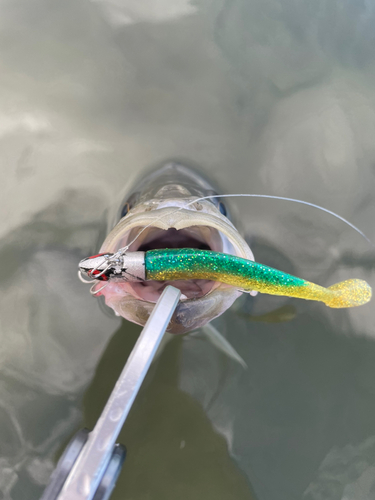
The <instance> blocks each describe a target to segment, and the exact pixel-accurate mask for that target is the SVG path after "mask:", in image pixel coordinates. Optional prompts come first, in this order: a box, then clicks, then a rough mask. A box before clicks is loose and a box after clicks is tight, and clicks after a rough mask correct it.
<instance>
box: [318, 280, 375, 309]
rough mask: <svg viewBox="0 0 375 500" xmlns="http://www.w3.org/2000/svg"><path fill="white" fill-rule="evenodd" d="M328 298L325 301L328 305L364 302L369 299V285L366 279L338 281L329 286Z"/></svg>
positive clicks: (352, 304) (346, 305)
mask: <svg viewBox="0 0 375 500" xmlns="http://www.w3.org/2000/svg"><path fill="white" fill-rule="evenodd" d="M327 290H328V291H329V292H330V298H329V300H328V301H327V302H325V303H326V305H327V306H329V307H336V308H340V307H355V306H361V305H363V304H366V303H367V302H369V300H370V299H371V295H372V291H371V287H370V285H369V284H368V283H366V281H363V280H358V279H352V280H346V281H340V283H336V284H335V285H332V286H329V287H328V288H327Z"/></svg>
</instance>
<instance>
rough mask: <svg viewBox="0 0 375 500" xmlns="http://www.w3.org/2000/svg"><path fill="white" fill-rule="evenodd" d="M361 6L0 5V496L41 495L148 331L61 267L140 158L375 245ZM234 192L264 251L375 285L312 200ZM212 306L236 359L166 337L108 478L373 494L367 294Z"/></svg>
mask: <svg viewBox="0 0 375 500" xmlns="http://www.w3.org/2000/svg"><path fill="white" fill-rule="evenodd" d="M374 16H375V3H374V2H372V1H369V2H358V1H357V0H349V1H343V0H335V1H329V2H327V1H325V0H316V1H313V2H312V1H310V0H309V1H301V2H294V1H292V0H279V1H274V2H271V1H266V2H264V1H259V0H234V1H233V0H231V1H226V0H222V1H220V2H211V1H210V0H199V1H197V2H194V3H190V2H189V1H188V0H178V1H175V2H172V1H170V0H157V1H155V2H151V1H147V2H146V1H145V2H141V3H140V2H135V1H132V0H127V1H125V2H120V1H116V0H97V1H92V2H83V1H70V0H68V1H66V2H63V3H56V2H52V1H51V0H34V1H33V2H27V1H26V0H23V1H20V2H17V3H14V2H11V1H9V0H3V1H1V2H0V39H1V44H0V51H1V57H0V70H1V80H0V143H1V156H0V158H1V166H2V196H1V197H0V208H1V211H2V214H3V217H2V221H1V226H0V237H1V241H0V260H1V262H2V266H1V268H2V275H1V283H0V286H1V288H0V294H1V301H0V336H1V350H0V362H1V364H0V492H1V495H2V496H1V497H2V498H4V499H14V500H23V499H31V498H33V499H37V498H38V497H39V495H40V493H41V491H42V489H43V485H44V484H45V483H46V481H47V478H48V475H49V473H50V471H51V470H52V468H53V465H54V461H55V459H56V457H57V455H58V453H59V451H61V449H62V447H63V446H64V444H65V443H66V440H67V439H68V437H69V436H70V435H71V434H72V433H73V432H74V431H75V430H76V429H77V428H79V427H81V426H83V425H84V424H86V425H88V426H90V427H92V426H93V425H94V423H95V420H96V418H97V416H98V414H99V412H100V410H101V408H102V406H103V404H104V401H105V398H106V396H107V395H108V393H109V391H110V389H111V387H112V385H113V383H114V380H115V378H116V376H117V374H118V373H119V371H120V369H121V366H122V365H123V363H124V362H125V359H126V356H127V355H128V353H129V352H130V349H131V347H132V345H133V343H134V341H135V338H136V336H137V334H138V332H139V328H138V327H136V326H134V325H129V324H127V323H125V322H123V323H120V321H119V320H118V319H116V318H114V317H113V316H111V314H108V311H106V312H105V311H104V310H103V309H102V308H101V307H100V305H99V303H98V301H96V300H94V299H92V298H91V297H90V296H89V294H88V291H87V288H86V287H85V286H84V285H82V284H81V283H80V282H78V280H77V279H76V265H77V262H78V261H79V259H80V258H81V257H83V256H85V255H87V254H92V253H93V252H94V251H95V250H96V249H97V248H98V245H99V243H100V240H101V239H102V238H103V236H104V234H105V231H106V230H107V228H106V224H105V218H106V211H107V210H108V209H109V208H110V206H111V205H112V206H114V205H115V204H116V200H120V199H121V193H122V191H123V189H124V187H125V186H126V184H127V182H128V181H129V180H131V179H132V178H133V177H134V176H135V175H136V174H138V173H139V171H140V169H142V168H145V167H149V166H150V165H152V164H157V163H158V162H160V161H164V160H165V159H169V158H173V157H174V158H187V159H189V160H191V161H193V162H196V163H197V164H198V165H202V166H203V167H204V168H205V169H206V173H207V174H208V175H209V176H210V175H211V176H213V177H214V178H215V179H217V181H218V182H219V183H220V184H221V185H222V186H224V188H225V189H226V190H227V192H249V193H250V192H253V193H254V192H261V193H268V194H277V195H284V196H290V197H295V198H296V197H300V198H304V199H306V200H308V201H310V202H313V203H319V204H323V205H324V206H326V207H327V208H329V209H331V210H334V211H336V212H339V213H340V214H341V215H342V216H344V217H346V218H347V219H349V220H351V221H352V222H353V223H354V224H356V225H358V226H359V227H360V228H361V229H362V230H364V231H365V233H366V234H367V235H368V236H369V237H370V238H371V239H372V241H375V228H374V224H373V220H374V198H373V193H374V188H375V185H374V184H375V182H374V181H375V179H374V164H375V145H374V144H375V143H374V140H373V137H374V135H375V85H374V83H373V82H374V80H373V74H374V69H375V67H374V62H375V60H374V53H375V51H374V48H375V47H374V45H375V39H374V34H373V25H374ZM234 174H235V175H234ZM232 208H233V210H232V211H234V212H236V211H237V216H238V220H239V221H240V222H241V224H242V226H243V227H244V228H245V231H246V234H247V236H248V238H249V241H250V243H251V244H252V247H253V250H254V253H255V256H256V258H257V259H258V260H259V261H262V262H264V263H265V264H268V265H271V266H274V267H279V268H281V269H284V270H285V271H287V272H290V273H292V274H296V275H299V276H302V277H304V278H306V279H309V280H310V281H314V282H317V283H321V284H322V285H328V284H331V283H334V282H337V281H340V280H343V279H345V278H347V277H358V278H364V279H366V280H367V281H369V282H370V284H372V285H374V284H375V281H374V279H373V273H374V255H373V250H372V249H371V248H369V246H368V245H367V244H366V243H365V242H364V241H362V240H361V239H360V238H359V236H358V235H356V234H355V233H354V232H353V231H352V230H351V229H350V228H348V227H346V226H344V225H343V224H342V223H341V222H339V221H336V220H335V219H333V218H331V217H330V216H328V215H327V214H323V213H320V212H318V211H316V210H313V209H309V208H307V207H302V206H293V205H290V204H287V203H284V202H276V201H266V200H241V201H235V202H233V203H232ZM291 306H293V307H294V308H295V310H294V311H293V314H290V315H289V317H288V318H287V319H288V321H285V320H283V321H281V322H279V323H278V322H277V313H274V311H275V310H276V311H278V310H280V308H281V311H285V310H286V311H288V310H289V309H288V308H290V307H291ZM285 308H287V309H285ZM254 317H255V318H259V317H263V318H265V319H266V320H267V318H273V319H272V320H271V321H268V320H267V322H260V321H253V319H254ZM275 317H276V321H275ZM214 325H215V327H216V328H217V329H218V330H219V331H220V332H222V333H223V335H225V336H226V338H227V339H228V340H229V341H230V343H231V344H232V345H233V347H234V348H235V349H236V351H237V352H238V353H239V354H240V356H241V357H242V358H243V360H244V361H245V362H246V364H247V366H248V369H247V370H245V369H243V367H241V365H239V364H238V363H236V362H235V361H234V360H232V359H230V358H228V357H226V356H225V355H224V354H223V353H222V352H221V351H219V350H217V349H216V348H215V347H214V346H213V345H212V344H211V343H210V342H208V341H207V338H206V337H205V336H204V335H200V336H195V337H191V336H190V337H189V336H187V337H184V338H173V339H171V340H170V341H169V343H168V344H167V346H166V347H165V350H164V351H163V352H162V353H161V354H160V356H159V358H158V360H157V361H156V362H155V364H154V365H153V367H152V369H151V372H150V374H149V375H148V378H147V381H146V384H145V386H144V387H143V388H142V392H141V394H140V397H139V398H138V399H137V401H136V404H135V407H134V409H133V410H132V413H131V415H130V417H129V421H128V422H127V423H126V426H125V427H124V430H123V432H122V435H121V440H122V441H123V442H124V443H125V444H126V445H127V447H128V452H129V453H128V458H127V461H126V462H125V466H124V471H123V474H122V476H121V477H120V480H119V485H118V487H117V490H116V492H115V495H114V497H115V498H116V497H118V498H129V499H130V498H140V499H146V498H159V497H160V498H176V497H177V496H179V497H180V498H190V497H193V496H194V497H196V498H211V497H212V498H213V497H215V498H223V499H224V498H232V497H233V498H246V499H252V498H254V499H257V500H284V499H285V500H299V499H302V498H303V499H304V500H323V499H324V500H371V499H373V498H374V496H375V491H374V488H375V472H374V468H375V447H374V436H375V418H374V416H375V386H374V380H375V368H374V367H375V363H374V356H375V348H374V346H375V344H374V338H375V336H374V326H373V325H374V314H373V307H372V306H371V304H370V305H368V306H364V307H362V308H358V309H357V310H355V309H353V310H350V311H334V310H328V309H327V308H325V307H324V306H322V305H321V304H312V303H308V302H304V301H297V300H294V301H293V300H287V299H281V298H275V297H263V296H260V295H258V296H257V297H256V298H255V299H254V298H250V297H245V298H243V299H242V301H240V302H239V303H238V304H236V307H234V308H233V309H232V310H230V311H228V312H227V313H226V314H225V315H223V316H222V317H221V318H219V319H217V320H215V322H214ZM114 332H116V334H115V335H114V336H113V334H114ZM95 370H96V372H95Z"/></svg>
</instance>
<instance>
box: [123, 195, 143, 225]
mask: <svg viewBox="0 0 375 500" xmlns="http://www.w3.org/2000/svg"><path fill="white" fill-rule="evenodd" d="M138 200H139V193H133V194H131V195H130V196H129V198H128V200H127V201H126V202H125V203H124V206H123V207H122V210H121V214H120V219H122V218H123V217H125V215H126V214H127V213H128V212H129V210H131V209H132V208H133V207H134V206H135V205H136V204H137V202H138Z"/></svg>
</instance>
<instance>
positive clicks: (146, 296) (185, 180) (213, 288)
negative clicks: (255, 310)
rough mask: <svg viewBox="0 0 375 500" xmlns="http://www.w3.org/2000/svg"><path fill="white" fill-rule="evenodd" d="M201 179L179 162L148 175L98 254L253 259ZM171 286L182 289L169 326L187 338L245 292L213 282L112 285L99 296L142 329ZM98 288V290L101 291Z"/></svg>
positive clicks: (219, 204) (155, 282) (127, 283)
mask: <svg viewBox="0 0 375 500" xmlns="http://www.w3.org/2000/svg"><path fill="white" fill-rule="evenodd" d="M210 195H211V196H214V195H216V191H215V189H214V188H213V187H212V185H211V184H210V183H209V181H207V180H206V179H205V178H204V177H203V176H202V175H201V174H199V173H198V172H196V171H195V170H193V169H191V168H190V167H186V166H184V165H181V164H179V163H168V164H165V165H164V166H163V167H161V168H159V169H158V170H156V171H153V172H151V173H150V174H148V175H146V176H145V177H144V178H143V179H142V180H141V181H140V182H139V183H137V184H136V185H135V186H134V188H133V189H132V190H131V192H130V193H129V195H128V196H127V197H126V199H125V200H124V202H123V204H122V206H121V210H120V211H119V215H120V217H121V218H120V220H119V222H118V223H117V224H116V225H115V227H114V228H113V229H112V230H111V231H110V233H109V234H108V236H107V237H106V239H105V240H104V242H103V244H102V247H101V249H100V253H114V252H116V251H117V250H119V249H120V248H123V247H125V246H127V247H128V251H129V252H135V251H148V250H153V249H162V248H199V249H206V250H213V251H215V252H224V253H228V254H233V255H237V256H239V257H243V258H245V259H250V260H254V256H253V254H252V251H251V250H250V248H249V246H248V244H247V243H246V241H245V240H244V238H243V237H242V236H241V235H240V233H239V232H238V230H237V229H236V227H235V226H234V225H233V224H232V222H231V221H230V220H229V218H228V217H227V211H226V207H225V205H224V204H223V202H222V201H221V200H220V199H217V198H210V199H208V200H198V198H202V197H205V196H210ZM167 285H172V286H174V287H176V288H178V289H180V290H181V294H182V295H181V299H180V302H179V304H178V306H177V309H176V310H175V313H174V315H173V317H172V319H171V322H170V324H169V326H168V330H167V331H168V332H170V333H186V332H189V331H191V330H194V329H196V328H198V327H201V326H203V325H205V324H206V323H208V322H209V321H211V320H212V319H213V318H216V317H217V316H219V315H221V314H222V313H223V312H224V311H226V310H227V309H228V308H229V307H230V306H231V305H232V304H233V302H234V301H235V300H236V298H237V297H239V296H240V295H241V293H242V291H240V290H237V289H236V288H234V287H232V286H229V285H226V284H223V283H220V282H215V281H210V280H203V279H192V280H176V281H164V282H160V281H144V282H118V281H117V282H116V281H114V282H111V281H110V282H109V283H108V285H107V286H106V287H105V288H104V289H103V290H101V291H100V292H99V293H100V294H101V295H103V296H104V297H105V302H106V304H107V305H108V306H109V307H111V308H112V309H113V310H114V311H115V313H116V314H117V315H119V316H122V317H124V318H126V319H127V320H129V321H132V322H134V323H137V324H140V325H144V324H145V323H146V321H147V319H148V317H149V315H150V314H151V312H152V310H153V308H154V305H155V303H156V302H157V300H158V299H159V297H160V295H161V293H162V292H163V290H164V288H165V287H166V286H167ZM99 287H100V286H99V285H98V288H99Z"/></svg>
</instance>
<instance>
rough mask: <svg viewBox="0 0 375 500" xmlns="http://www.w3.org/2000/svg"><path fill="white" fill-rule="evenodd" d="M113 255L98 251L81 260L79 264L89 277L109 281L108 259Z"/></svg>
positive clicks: (80, 268) (81, 270)
mask: <svg viewBox="0 0 375 500" xmlns="http://www.w3.org/2000/svg"><path fill="white" fill-rule="evenodd" d="M112 256H113V254H109V253H98V254H97V255H92V256H91V257H86V259H83V260H81V262H80V263H79V264H78V267H79V270H80V272H81V273H85V274H86V275H87V277H88V278H92V279H97V280H100V281H108V280H109V278H110V273H109V272H108V270H106V267H107V261H108V260H109V259H110V258H111V257H112Z"/></svg>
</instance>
